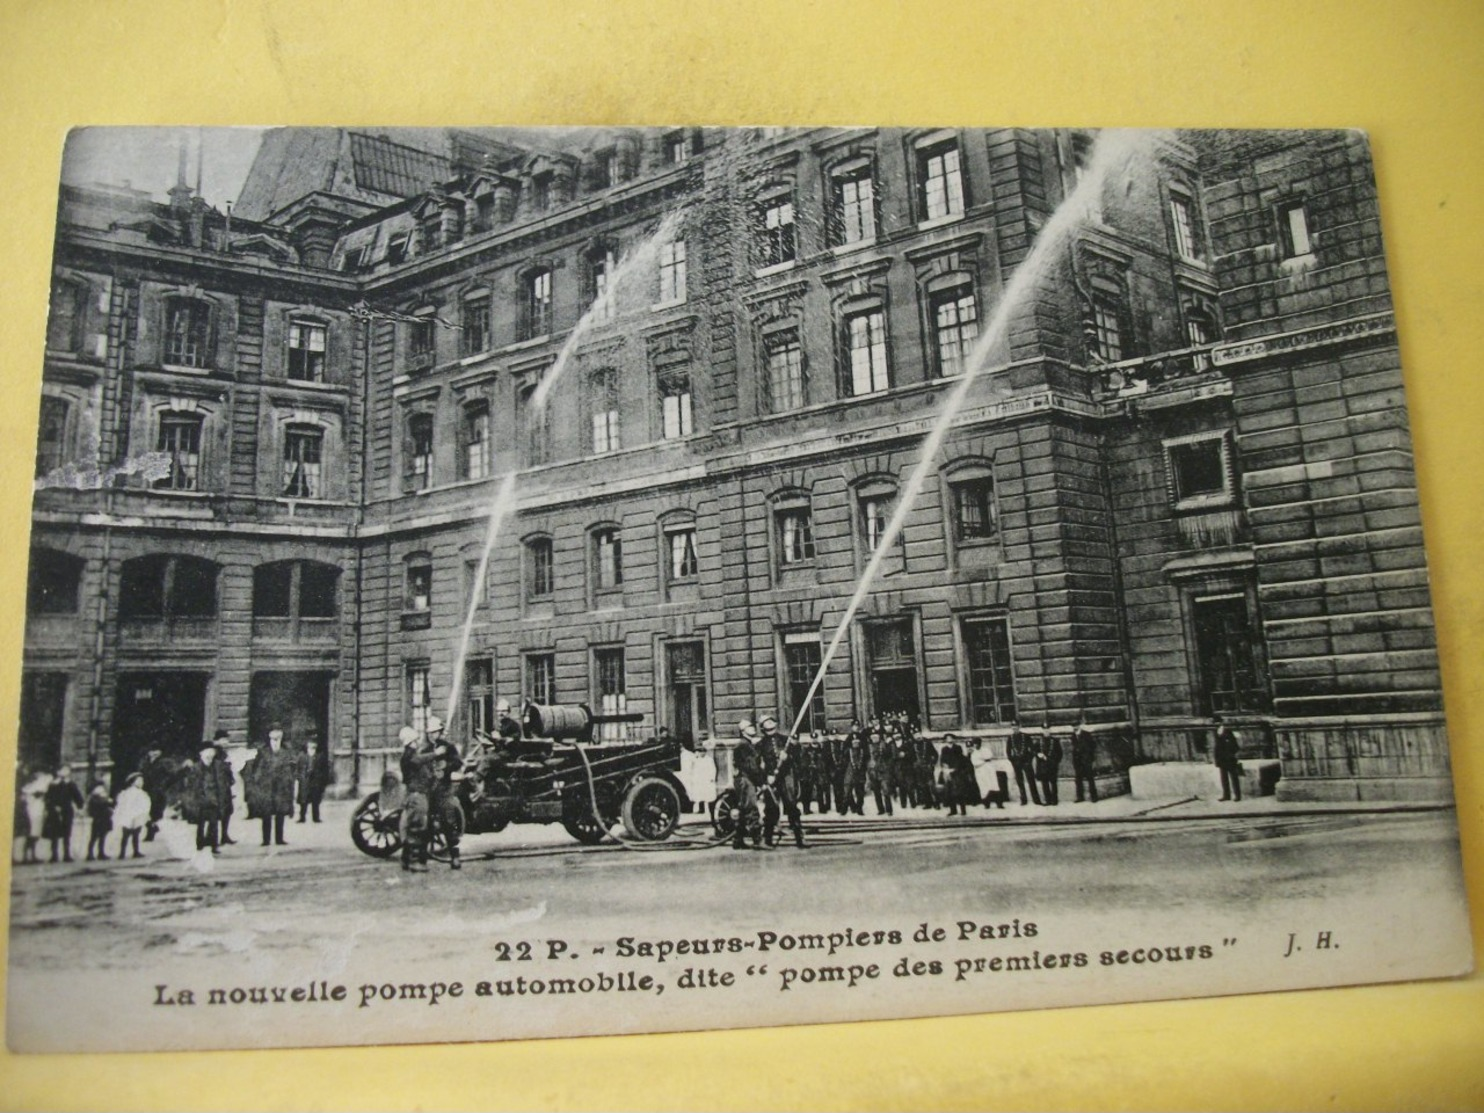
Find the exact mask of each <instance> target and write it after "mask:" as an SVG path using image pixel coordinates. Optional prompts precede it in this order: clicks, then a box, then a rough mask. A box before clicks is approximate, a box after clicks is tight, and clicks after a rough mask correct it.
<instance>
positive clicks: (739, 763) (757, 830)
mask: <svg viewBox="0 0 1484 1113" xmlns="http://www.w3.org/2000/svg"><path fill="white" fill-rule="evenodd" d="M737 734H738V736H739V737H738V742H737V745H736V747H735V748H734V749H733V750H732V791H733V792H734V793H736V796H737V800H736V804H735V807H736V813H735V814H734V815H733V816H732V823H733V830H732V849H733V850H745V849H746V842H745V841H744V840H745V839H746V837H747V833H748V830H749V829H751V832H752V846H753V849H754V850H761V849H762V825H761V824H760V823H759V822H758V815H757V790H758V786H759V785H760V784H762V783H763V780H764V773H763V757H762V754H761V752H760V751H759V750H758V741H759V739H758V734H757V727H755V726H753V725H752V720H751V719H743V720H742V721H741V722H740V723H738V724H737Z"/></svg>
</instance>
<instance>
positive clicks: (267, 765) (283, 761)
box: [242, 724, 299, 846]
mask: <svg viewBox="0 0 1484 1113" xmlns="http://www.w3.org/2000/svg"><path fill="white" fill-rule="evenodd" d="M298 769H299V760H298V755H296V754H295V753H294V752H293V751H292V750H290V749H289V748H288V747H287V746H286V745H284V741H283V728H282V727H280V726H278V725H277V724H275V725H274V726H273V728H272V729H271V730H269V731H268V741H267V742H266V743H265V744H264V745H262V746H261V747H259V749H258V753H257V756H256V757H254V758H253V759H252V761H251V762H250V763H249V764H248V766H247V767H245V768H244V769H243V770H242V781H243V787H244V789H245V793H244V795H245V796H246V798H247V810H248V812H249V813H250V814H252V815H255V816H257V817H258V819H259V820H261V821H262V824H263V845H264V846H268V845H269V844H270V843H273V844H276V845H278V846H287V845H288V844H287V843H286V842H285V841H284V837H283V821H284V817H285V816H289V815H293V814H294V781H295V779H296V777H297V775H298Z"/></svg>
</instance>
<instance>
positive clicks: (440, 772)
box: [427, 715, 464, 870]
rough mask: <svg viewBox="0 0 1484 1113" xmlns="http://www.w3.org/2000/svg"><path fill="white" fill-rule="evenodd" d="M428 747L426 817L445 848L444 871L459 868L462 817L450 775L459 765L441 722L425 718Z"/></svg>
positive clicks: (457, 755)
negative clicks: (429, 773)
mask: <svg viewBox="0 0 1484 1113" xmlns="http://www.w3.org/2000/svg"><path fill="white" fill-rule="evenodd" d="M427 739H428V748H429V749H430V750H431V751H432V754H433V766H432V772H433V780H432V785H431V786H430V789H429V794H428V815H429V817H430V818H432V819H433V820H434V821H435V822H436V823H437V824H438V830H439V832H440V833H441V834H442V835H443V843H444V845H445V846H447V847H448V868H449V869H455V870H456V869H462V868H463V863H462V862H461V861H460V859H459V838H460V836H462V835H463V833H464V816H463V812H462V811H461V810H460V807H459V797H458V792H457V791H456V789H455V787H454V780H453V774H454V771H455V770H457V769H458V768H459V767H460V766H462V765H463V758H462V757H460V755H459V748H458V747H457V746H455V745H454V744H453V743H452V742H450V741H449V740H448V739H446V738H445V737H444V736H443V720H442V719H440V718H438V716H437V715H429V716H428V727H427Z"/></svg>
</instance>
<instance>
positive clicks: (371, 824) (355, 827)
mask: <svg viewBox="0 0 1484 1113" xmlns="http://www.w3.org/2000/svg"><path fill="white" fill-rule="evenodd" d="M400 818H401V813H400V812H396V811H394V812H390V813H383V812H382V810H381V793H379V792H373V793H371V795H369V796H367V797H366V798H365V799H364V800H362V801H361V802H360V803H359V804H358V805H356V810H355V812H354V814H352V815H351V817H350V839H351V842H353V843H355V844H356V849H357V850H359V851H360V852H361V853H362V854H369V855H370V856H371V857H373V858H390V857H392V856H393V855H395V854H396V853H397V851H399V850H401V849H402V832H401V829H400V828H399V826H398V821H399V820H400Z"/></svg>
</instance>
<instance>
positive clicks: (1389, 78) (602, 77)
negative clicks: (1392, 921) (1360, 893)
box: [0, 0, 1484, 1109]
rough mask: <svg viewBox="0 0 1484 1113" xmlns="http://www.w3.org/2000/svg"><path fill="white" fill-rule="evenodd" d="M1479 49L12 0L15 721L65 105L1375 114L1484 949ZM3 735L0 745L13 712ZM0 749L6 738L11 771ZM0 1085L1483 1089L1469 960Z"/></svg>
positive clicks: (1463, 7) (395, 9) (535, 1100)
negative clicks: (1318, 983)
mask: <svg viewBox="0 0 1484 1113" xmlns="http://www.w3.org/2000/svg"><path fill="white" fill-rule="evenodd" d="M1481 59H1484V4H1481V3H1480V2H1479V0H1453V2H1446V0H1431V2H1429V0H1397V2H1394V3H1379V2H1369V0H1334V2H1317V0H1316V2H1308V3H1305V2H1302V0H1277V2H1273V0H1230V2H1227V3H1222V4H1207V3H1203V2H1202V0H1142V2H1117V3H1114V2H1106V3H1096V2H1090V0H1089V2H1082V3H1078V2H1071V0H1013V2H1008V0H1007V2H987V0H986V2H981V3H934V2H930V0H917V2H914V3H901V4H892V3H871V4H866V3H863V2H858V3H830V2H816V0H783V2H770V3H756V4H743V3H722V2H716V0H713V2H712V3H710V4H706V3H701V4H697V3H695V2H685V0H648V2H645V3H622V4H620V3H609V4H602V3H591V2H565V3H558V2H554V0H539V2H535V3H529V2H511V3H488V4H475V3H464V2H458V0H429V2H426V3H416V4H413V3H406V4H404V3H390V2H384V0H358V2H353V3H325V2H317V0H282V2H276V3H275V2H264V3H252V2H249V0H236V2H234V0H220V2H217V3H208V2H204V0H202V2H188V3H181V2H169V0H157V2H133V0H125V2H114V3H103V2H77V0H52V2H49V3H48V2H43V0H0V165H3V166H4V176H3V182H0V206H3V209H4V213H5V219H4V222H3V235H0V365H3V373H0V444H3V445H5V446H8V450H7V451H5V452H3V454H0V537H3V538H5V539H6V544H5V547H4V550H3V552H4V569H5V571H4V573H3V575H4V583H3V587H4V590H0V724H12V723H14V722H15V718H16V707H17V695H18V690H19V668H18V661H19V656H20V646H21V630H22V612H23V599H22V596H23V592H24V570H25V560H24V553H25V551H26V550H25V545H24V538H25V536H26V530H27V517H28V513H29V507H30V476H31V470H32V463H31V461H32V446H33V445H34V444H35V438H36V413H37V402H36V398H37V394H38V384H39V379H40V368H41V362H42V358H41V357H42V340H43V327H42V326H43V321H44V318H45V313H46V302H47V292H48V280H47V275H48V269H49V260H50V257H51V238H52V226H53V216H54V205H55V195H56V185H57V175H58V159H59V156H60V151H61V144H62V138H63V135H64V133H65V130H66V129H67V128H68V127H69V126H73V125H79V124H126V123H159V124H228V123H238V124H424V125H439V124H500V123H553V124H555V123H614V124H644V123H647V124H660V123H707V124H816V123H861V124H907V123H914V124H925V123H956V124H966V125H967V124H983V125H997V124H1025V125H1079V126H1092V125H1096V126H1120V125H1138V126H1165V125H1168V126H1219V127H1258V126H1288V127H1329V126H1353V127H1361V128H1365V129H1367V130H1368V131H1369V132H1370V135H1371V140H1372V144H1373V151H1374V155H1375V160H1376V168H1377V172H1378V175H1379V178H1380V188H1381V197H1382V211H1383V222H1384V231H1385V237H1386V248H1387V256H1388V260H1389V263H1390V267H1391V278H1392V283H1393V287H1394V292H1395V299H1396V306H1397V320H1398V328H1399V334H1400V338H1401V348H1402V359H1403V367H1404V369H1405V374H1406V384H1407V392H1408V402H1409V405H1410V407H1411V413H1412V427H1413V433H1414V437H1415V443H1416V451H1417V467H1418V474H1419V478H1420V483H1421V495H1422V509H1423V519H1424V524H1425V529H1426V537H1427V545H1428V550H1429V555H1430V559H1431V568H1432V580H1433V588H1434V593H1435V594H1434V604H1435V606H1436V609H1437V619H1438V631H1439V635H1440V640H1441V648H1442V656H1443V672H1444V683H1445V692H1446V698H1447V708H1448V718H1449V726H1450V731H1451V737H1452V745H1453V753H1454V775H1455V780H1456V785H1457V792H1458V801H1459V815H1460V820H1461V824H1462V828H1463V843H1464V854H1465V860H1466V864H1467V869H1468V878H1469V887H1470V889H1471V890H1472V892H1473V894H1474V918H1473V925H1474V938H1475V946H1476V948H1478V947H1479V945H1480V942H1481V941H1484V845H1481V844H1484V691H1481V689H1484V664H1481V653H1484V545H1481V541H1484V533H1481V524H1484V521H1481V519H1484V497H1481V493H1484V479H1481V477H1484V437H1481V435H1480V433H1481V428H1484V422H1481V410H1484V387H1481V383H1480V377H1481V374H1484V366H1481V363H1484V360H1481V352H1484V220H1481V205H1484V64H1481ZM0 736H3V738H4V743H3V749H4V750H5V752H7V753H8V752H10V750H9V747H10V745H11V744H12V738H13V733H12V731H11V730H10V729H9V728H6V729H3V730H0ZM12 777H13V768H12V763H11V762H10V761H9V760H6V761H4V762H0V791H3V793H4V798H5V799H7V800H8V799H12V798H13V791H12ZM468 881H469V883H470V884H475V883H480V884H492V885H498V884H499V880H498V876H495V877H490V878H484V877H475V876H472V875H471V876H470V877H469V879H468ZM1054 883H1055V882H1054V880H1053V879H1048V881H1047V884H1054ZM8 892H9V868H8V866H6V867H0V894H4V893H8ZM1375 897H1376V901H1377V903H1378V905H1380V904H1384V902H1386V901H1387V900H1388V894H1387V893H1384V892H1378V893H1376V895H1375ZM5 899H6V898H5V897H4V896H3V895H0V902H3V901H4V900H5ZM94 1007H96V1008H97V1009H100V1010H105V1011H106V1010H108V1008H109V1005H108V1002H107V1001H106V1000H99V1001H98V1002H96V1004H95V1006H94ZM0 1107H3V1108H5V1109H34V1108H49V1109H70V1108H129V1109H174V1108H188V1109H217V1108H223V1109H225V1108H243V1107H246V1108H315V1109H331V1108H357V1109H395V1108H402V1107H408V1108H413V1107H416V1108H424V1109H427V1108H512V1107H513V1108H525V1109H532V1108H600V1109H620V1108H622V1109H627V1108H639V1109H670V1108H692V1109H693V1108H714V1107H727V1108H733V1107H741V1108H774V1107H787V1108H821V1109H823V1108H845V1109H862V1108H871V1109H874V1108H908V1109H912V1108H944V1109H958V1108H1007V1107H1008V1108H1042V1107H1051V1108H1065V1107H1101V1108H1109V1109H1122V1108H1139V1109H1163V1108H1321V1107H1322V1108H1368V1109H1379V1108H1386V1109H1391V1108H1395V1109H1404V1108H1432V1109H1437V1108H1449V1109H1452V1108H1468V1109H1480V1108H1484V978H1481V977H1480V976H1479V975H1475V976H1473V977H1471V978H1467V979H1463V980H1460V981H1454V982H1436V983H1427V984H1417V985H1406V986H1385V987H1372V988H1356V989H1339V990H1329V991H1322V992H1306V993H1288V994H1275V995H1267V996H1260V997H1258V996H1252V997H1237V998H1227V999H1222V1000H1206V1001H1192V1002H1179V1003H1165V1004H1149V1005H1126V1006H1119V1007H1109V1008H1096V1009H1066V1010H1059V1011H1045V1012H1036V1013H1014V1014H1000V1015H989V1016H979V1017H963V1018H956V1019H947V1020H929V1021H910V1022H908V1021H904V1022H898V1023H874V1024H854V1025H833V1026H821V1027H809V1028H792V1029H774V1030H766V1031H747V1032H732V1033H701V1034H691V1035H674V1036H647V1037H622V1038H605V1039H584V1040H564V1041H544V1042H526V1043H507V1044H482V1045H480V1044H470V1045H455V1046H443V1047H407V1048H375V1049H353V1050H339V1051H312V1052H310V1051H305V1052H296V1051H282V1052H237V1053H221V1054H188V1055H187V1054H175V1055H117V1056H100V1055H93V1056H81V1055H79V1056H51V1057H43V1056H32V1057H27V1056H13V1055H5V1056H4V1057H3V1058H0Z"/></svg>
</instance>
